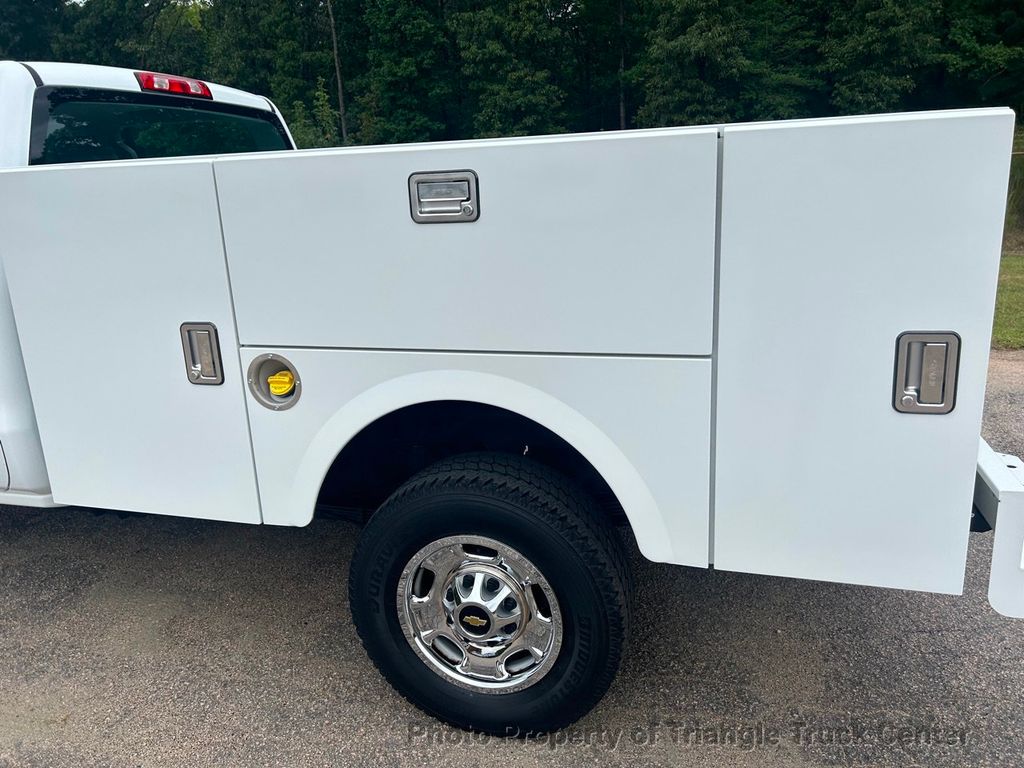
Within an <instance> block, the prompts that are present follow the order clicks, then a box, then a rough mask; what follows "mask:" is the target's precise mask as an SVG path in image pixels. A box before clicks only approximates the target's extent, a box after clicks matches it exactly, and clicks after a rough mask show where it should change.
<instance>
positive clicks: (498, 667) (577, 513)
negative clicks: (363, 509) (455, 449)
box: [349, 454, 629, 735]
mask: <svg viewBox="0 0 1024 768" xmlns="http://www.w3.org/2000/svg"><path fill="white" fill-rule="evenodd" d="M628 592H629V574H628V572H627V565H626V559H625V555H624V552H623V548H622V544H621V541H620V540H619V539H618V537H617V536H616V534H615V532H614V530H612V529H611V528H610V526H608V524H607V523H606V522H605V521H604V520H603V519H602V518H601V517H600V516H599V514H598V513H597V512H596V511H595V509H594V505H593V504H592V502H591V501H590V499H589V498H588V496H587V495H586V494H585V493H584V492H583V491H582V490H580V489H579V488H577V487H575V486H574V485H573V484H572V483H571V482H569V481H568V480H567V479H565V478H563V477H561V476H559V475H557V474H556V473H554V472H551V471H550V470H548V469H547V468H545V467H543V466H540V465H537V464H535V463H533V462H531V461H528V460H526V459H524V458H522V457H517V456H505V455H496V454H475V455H468V456H461V457H456V458H454V459H450V460H446V461H444V462H441V463H439V464H437V465H435V466H433V467H430V468H429V469H427V470H425V471H424V472H422V473H420V474H419V475H417V476H416V477H414V478H412V479H411V480H409V481H408V482H407V483H406V484H405V485H403V486H402V487H401V488H400V489H399V490H398V491H396V492H395V493H394V494H393V495H392V496H391V498H389V499H388V500H387V501H386V502H385V503H384V505H383V506H382V507H381V508H380V510H379V511H378V512H377V513H376V514H375V515H374V516H373V517H372V518H371V519H370V522H369V523H368V524H367V526H366V529H365V530H364V531H363V533H362V536H361V538H360V542H359V544H358V546H357V548H356V552H355V555H354V556H353V560H352V570H351V575H350V579H349V600H350V603H351V606H352V614H353V618H354V620H355V624H356V628H357V630H358V632H359V635H360V638H361V639H362V642H363V645H364V647H365V648H366V650H367V653H368V654H369V655H370V657H371V658H372V659H373V661H374V663H375V664H376V665H377V667H378V668H379V669H380V671H381V673H382V674H383V675H384V676H385V677H386V678H387V679H388V680H389V681H390V682H391V683H392V685H394V686H395V688H397V689H398V691H399V692H401V693H402V694H403V695H404V696H406V698H408V699H409V700H411V701H412V702H413V703H414V704H416V705H418V706H419V707H421V708H422V709H424V710H426V711H428V712H430V713H431V714H434V715H436V716H438V717H440V718H442V719H444V720H447V721H449V722H451V723H454V724H456V725H459V726H461V727H466V728H473V729H477V730H482V731H487V732H490V733H498V734H508V735H515V734H521V733H525V732H536V731H548V730H552V729H555V728H559V727H562V726H564V725H567V724H569V723H571V722H573V721H574V720H576V719H577V718H579V717H580V716H582V715H583V714H584V713H586V712H587V711H588V710H589V709H590V708H591V707H592V706H593V705H594V704H595V703H596V702H597V701H598V700H599V699H600V698H601V696H602V695H603V694H604V692H605V691H606V690H607V688H608V686H609V685H610V684H611V681H612V679H613V678H614V676H615V673H616V671H617V669H618V665H619V659H620V656H621V650H622V643H623V639H624V637H625V633H626V631H627V627H628V623H629V594H628Z"/></svg>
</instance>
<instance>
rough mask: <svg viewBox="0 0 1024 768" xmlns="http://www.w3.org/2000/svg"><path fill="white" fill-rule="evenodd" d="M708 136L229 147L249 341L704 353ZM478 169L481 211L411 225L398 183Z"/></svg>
mask: <svg viewBox="0 0 1024 768" xmlns="http://www.w3.org/2000/svg"><path fill="white" fill-rule="evenodd" d="M716 162H717V132H716V130H715V129H713V128H699V129H676V130H671V131H659V132H635V133H628V134H592V135H586V136H577V137H546V138H526V139H501V140H496V141H484V142H466V143H452V144H436V145H407V146H396V147H369V148H353V149H342V150H328V151H323V152H303V153H299V154H297V155H295V154H287V155H285V154H279V155H276V156H273V157H271V156H266V155H263V156H255V155H249V156H246V157H237V158H230V159H229V158H224V159H221V160H218V162H217V164H216V173H217V183H218V188H219V190H220V200H221V208H222V215H223V221H224V232H225V238H226V242H227V251H228V260H229V262H230V266H231V280H232V285H233V287H234V295H235V303H236V312H237V316H238V326H239V332H240V335H241V339H242V343H243V344H247V345H257V346H316V347H359V348H380V349H425V350H479V351H511V352H572V353H587V352H600V353H616V354H621V353H635V354H649V353H654V354H664V355H709V354H710V352H711V325H712V306H713V301H714V286H713V268H714V237H715V232H714V223H715V180H716ZM457 169H471V170H473V171H475V172H476V174H477V176H478V177H479V189H480V218H479V220H478V221H475V222H472V223H446V224H417V223H415V222H414V221H413V220H412V216H411V215H410V208H409V187H408V178H409V176H410V174H412V173H415V172H419V171H444V170H457Z"/></svg>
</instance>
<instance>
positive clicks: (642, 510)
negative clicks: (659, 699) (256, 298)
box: [242, 348, 711, 566]
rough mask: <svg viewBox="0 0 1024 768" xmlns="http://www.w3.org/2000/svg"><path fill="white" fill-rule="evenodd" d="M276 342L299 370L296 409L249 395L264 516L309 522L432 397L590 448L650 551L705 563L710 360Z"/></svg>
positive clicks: (249, 351)
mask: <svg viewBox="0 0 1024 768" xmlns="http://www.w3.org/2000/svg"><path fill="white" fill-rule="evenodd" d="M267 351H275V352H279V353H281V354H283V355H284V356H285V357H286V358H287V359H288V360H289V361H291V362H292V363H293V364H294V365H295V368H296V369H297V371H298V374H299V377H300V378H301V380H302V398H301V400H300V401H299V402H297V403H296V405H295V407H294V408H290V409H289V410H287V411H280V412H275V411H271V410H269V409H267V408H264V407H262V406H260V405H258V404H257V403H256V402H255V400H253V399H252V398H250V401H249V412H250V416H251V420H252V432H253V446H254V449H255V454H256V465H257V474H258V477H259V483H260V496H261V500H262V503H263V516H264V517H263V519H264V522H267V523H276V524H281V525H305V524H306V523H308V522H309V520H310V518H311V516H312V513H313V506H314V504H315V503H316V496H317V493H318V491H319V489H320V484H321V482H322V480H323V477H324V475H325V474H326V472H327V469H328V468H329V467H330V465H331V462H332V461H333V460H334V458H335V456H337V454H338V453H339V452H340V450H341V448H342V447H343V446H344V445H345V444H346V443H347V442H348V441H349V440H350V439H351V438H352V437H354V436H355V435H356V434H358V432H359V430H360V429H362V428H363V427H364V426H366V425H368V424H370V423H371V422H373V421H374V420H375V419H377V418H379V417H381V416H384V415H386V414H388V413H391V412H392V411H395V410H397V409H399V408H402V407H404V406H407V405H412V404H415V403H421V402H430V401H433V400H466V401H470V402H480V403H487V404H490V405H495V406H498V407H501V408H506V409H507V410H511V411H514V412H516V413H519V414H522V415H524V416H527V417H528V418H531V419H533V420H534V421H536V422H538V423H539V424H542V425H544V426H546V427H548V428H549V429H550V430H552V431H553V432H555V433H556V434H558V435H559V436H561V437H562V438H563V439H565V440H566V441H567V442H568V443H569V444H570V445H573V446H575V447H576V448H577V450H579V451H580V452H581V453H582V454H583V455H584V456H585V457H586V458H587V459H589V460H590V462H591V463H592V464H593V465H594V467H595V468H596V469H597V470H598V471H599V472H600V473H601V474H602V476H603V477H604V479H605V480H606V481H607V482H608V484H609V486H610V487H611V489H612V491H613V492H614V493H615V494H616V496H617V497H618V499H619V501H620V502H621V503H622V505H623V507H624V509H625V511H626V514H627V516H628V517H629V520H630V523H631V525H632V528H633V532H634V534H635V535H636V540H637V544H638V545H639V547H640V550H641V551H642V552H643V553H644V555H645V556H646V557H648V558H650V559H652V560H658V561H665V562H674V563H682V564H686V565H700V566H704V565H707V541H708V533H707V508H708V490H709V489H708V485H709V484H708V462H709V454H708V440H709V437H708V429H709V424H710V408H709V404H710V386H711V363H710V361H708V360H668V359H652V358H618V357H592V356H566V357H562V356H557V355H508V354H506V355H487V354H440V353H429V352H426V353H411V352H404V353H403V352H370V351H362V352H357V351H342V350H317V349H275V350H267V349H260V348H246V349H243V350H242V365H243V367H248V364H249V362H251V361H252V359H253V358H255V357H257V356H258V355H260V354H262V353H264V352H267Z"/></svg>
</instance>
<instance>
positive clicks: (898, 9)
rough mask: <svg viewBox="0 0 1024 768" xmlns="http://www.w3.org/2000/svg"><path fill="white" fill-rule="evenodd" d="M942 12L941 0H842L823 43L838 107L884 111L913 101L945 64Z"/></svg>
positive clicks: (840, 109)
mask: <svg viewBox="0 0 1024 768" xmlns="http://www.w3.org/2000/svg"><path fill="white" fill-rule="evenodd" d="M939 11H940V2H939V0H853V2H849V3H844V4H841V5H839V4H837V5H836V7H835V10H834V11H833V13H832V17H831V19H830V21H829V23H828V28H827V38H826V40H825V43H824V45H823V46H822V53H823V57H824V66H825V68H826V70H827V71H828V72H829V74H830V78H831V81H832V95H831V103H832V106H833V107H834V108H835V110H836V111H838V112H840V113H844V114H849V113H861V112H885V111H893V110H897V109H899V108H900V107H901V106H902V105H904V104H906V103H908V102H909V101H910V98H911V95H912V94H913V93H914V91H915V89H916V88H917V84H918V83H919V82H921V81H923V80H925V79H927V78H929V77H931V76H932V75H933V72H934V69H935V68H936V67H937V66H938V64H939V62H940V55H939V54H940V42H941V39H940V36H939V34H938V32H939V27H938V18H939Z"/></svg>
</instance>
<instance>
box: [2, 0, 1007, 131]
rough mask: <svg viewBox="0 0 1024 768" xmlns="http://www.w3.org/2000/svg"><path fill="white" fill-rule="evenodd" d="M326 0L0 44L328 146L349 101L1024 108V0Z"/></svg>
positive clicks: (693, 117)
mask: <svg viewBox="0 0 1024 768" xmlns="http://www.w3.org/2000/svg"><path fill="white" fill-rule="evenodd" d="M325 3H326V0H6V6H5V8H6V12H5V13H4V14H0V58H11V59H21V60H33V59H35V60H41V59H57V60H66V61H81V62H88V63H95V64H109V65H114V66H122V67H137V68H147V69H152V70H160V71H166V72H174V73H180V74H185V75H192V76H196V77H202V78H206V79H209V80H213V81H216V82H221V83H225V84H228V85H233V86H236V87H239V88H243V89H246V90H251V91H255V92H258V93H262V94H265V95H267V96H269V97H270V98H272V99H273V100H274V101H275V102H276V103H277V104H278V105H280V106H281V107H282V108H283V109H284V112H285V114H286V117H288V118H289V120H290V122H291V124H292V127H293V130H294V133H295V135H296V138H297V139H298V141H299V142H300V143H301V144H303V145H309V146H325V145H329V144H334V143H337V142H339V141H340V140H341V114H340V110H339V104H338V99H339V98H341V97H343V98H344V99H345V102H346V103H345V105H344V106H345V112H346V117H347V120H346V127H347V134H348V137H349V141H353V142H359V143H384V142H405V141H425V140H437V139H454V138H465V137H474V136H498V135H518V134H535V133H554V132H561V131H587V130H610V129H616V128H629V127H636V126H659V125H671V124H680V123H701V122H715V121H724V120H760V119H778V118H790V117H804V116H816V115H831V114H844V113H853V112H873V111H891V110H900V109H927V108H948V107H961V106H978V105H994V104H1005V105H1009V106H1011V107H1014V108H1016V109H1018V110H1019V109H1021V108H1022V107H1024V0H847V1H846V2H843V3H836V2H831V1H830V0H333V3H332V5H331V6H330V7H328V6H327V5H325ZM332 25H333V26H332ZM332 32H333V33H334V34H333V35H332ZM335 41H336V42H337V56H335V46H334V42H335ZM340 78H344V79H345V82H343V83H339V82H338V80H339V79H340ZM342 94H343V96H341V95H342Z"/></svg>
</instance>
